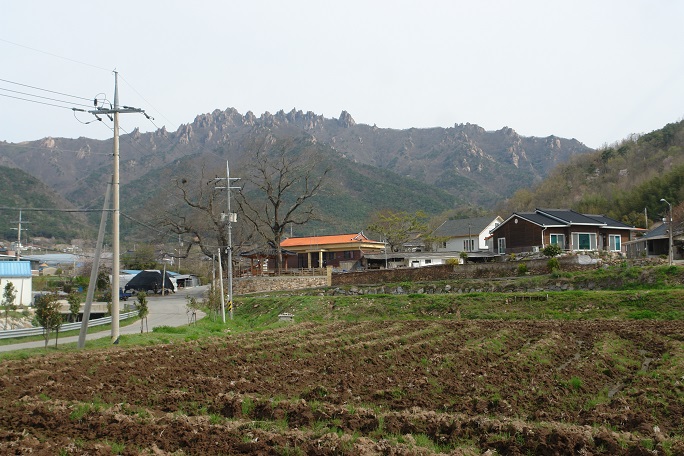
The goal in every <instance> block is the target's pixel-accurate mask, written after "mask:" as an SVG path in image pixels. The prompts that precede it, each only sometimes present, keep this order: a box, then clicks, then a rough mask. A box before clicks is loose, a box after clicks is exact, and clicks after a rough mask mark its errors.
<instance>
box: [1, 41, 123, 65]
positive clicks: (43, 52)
mask: <svg viewBox="0 0 684 456" xmlns="http://www.w3.org/2000/svg"><path fill="white" fill-rule="evenodd" d="M0 41H3V42H5V43H9V44H13V45H14V46H19V47H22V48H24V49H30V50H31V51H34V52H40V53H41V54H45V55H49V56H52V57H56V58H58V59H62V60H68V61H70V62H74V63H78V64H79V65H85V66H89V67H91V68H97V69H98V70H103V71H107V72H109V71H111V70H110V69H107V68H102V67H99V66H97V65H92V64H90V63H85V62H81V61H79V60H74V59H70V58H68V57H63V56H61V55H57V54H53V53H51V52H47V51H42V50H40V49H36V48H32V47H30V46H25V45H23V44H19V43H15V42H14V41H10V40H5V39H3V38H0Z"/></svg>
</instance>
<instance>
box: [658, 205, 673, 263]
mask: <svg viewBox="0 0 684 456" xmlns="http://www.w3.org/2000/svg"><path fill="white" fill-rule="evenodd" d="M660 201H662V202H663V203H665V204H667V206H668V208H669V209H670V225H669V226H668V230H667V231H668V233H669V244H668V248H667V259H668V263H669V265H670V266H672V259H673V258H672V205H671V204H670V203H669V202H668V201H667V200H666V199H665V198H661V199H660Z"/></svg>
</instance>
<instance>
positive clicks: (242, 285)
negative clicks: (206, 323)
mask: <svg viewBox="0 0 684 456" xmlns="http://www.w3.org/2000/svg"><path fill="white" fill-rule="evenodd" d="M326 285H328V278H327V277H326V276H279V277H242V278H239V279H234V280H233V293H234V294H236V295H241V294H248V293H258V292H268V291H287V290H301V289H304V288H316V287H324V286H326Z"/></svg>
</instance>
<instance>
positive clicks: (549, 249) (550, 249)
mask: <svg viewBox="0 0 684 456" xmlns="http://www.w3.org/2000/svg"><path fill="white" fill-rule="evenodd" d="M542 253H543V254H544V256H547V257H552V258H553V257H557V256H558V255H560V254H561V253H563V250H562V249H561V248H560V246H559V245H558V244H549V245H547V246H546V247H544V249H543V250H542Z"/></svg>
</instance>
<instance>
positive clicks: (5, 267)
mask: <svg viewBox="0 0 684 456" xmlns="http://www.w3.org/2000/svg"><path fill="white" fill-rule="evenodd" d="M10 282H11V283H12V284H13V285H14V289H15V290H16V298H15V300H14V304H15V305H17V306H29V305H31V297H32V295H33V293H32V292H33V289H32V286H33V282H32V278H31V262H30V261H0V298H1V297H2V294H3V293H4V292H5V287H6V286H7V283H10Z"/></svg>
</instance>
